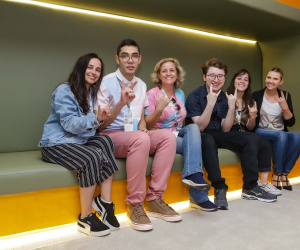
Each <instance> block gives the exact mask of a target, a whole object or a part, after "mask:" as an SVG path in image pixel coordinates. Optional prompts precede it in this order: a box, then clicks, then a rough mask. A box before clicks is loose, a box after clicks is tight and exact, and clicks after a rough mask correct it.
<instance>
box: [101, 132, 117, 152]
mask: <svg viewBox="0 0 300 250" xmlns="http://www.w3.org/2000/svg"><path fill="white" fill-rule="evenodd" d="M101 137H105V139H106V141H107V142H108V144H107V146H108V147H110V148H111V149H112V150H113V151H114V150H115V144H114V141H113V140H112V139H111V137H110V136H109V135H105V134H101ZM101 137H100V138H101ZM99 140H101V139H99Z"/></svg>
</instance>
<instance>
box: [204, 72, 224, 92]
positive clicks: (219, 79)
mask: <svg viewBox="0 0 300 250" xmlns="http://www.w3.org/2000/svg"><path fill="white" fill-rule="evenodd" d="M225 77H226V75H225V71H224V69H219V68H217V67H209V69H208V70H207V74H206V75H205V74H203V79H204V81H205V82H206V88H207V91H208V92H209V91H210V86H212V90H213V92H215V93H217V92H218V91H219V90H220V89H221V88H222V87H223V85H224V83H225Z"/></svg>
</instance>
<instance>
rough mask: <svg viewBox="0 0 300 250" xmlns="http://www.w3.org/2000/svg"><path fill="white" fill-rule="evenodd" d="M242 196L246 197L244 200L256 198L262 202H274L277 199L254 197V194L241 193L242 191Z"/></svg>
mask: <svg viewBox="0 0 300 250" xmlns="http://www.w3.org/2000/svg"><path fill="white" fill-rule="evenodd" d="M242 198H243V199H246V200H258V201H262V202H274V201H276V200H277V199H268V200H267V199H263V198H259V197H256V196H254V195H249V194H243V193H242Z"/></svg>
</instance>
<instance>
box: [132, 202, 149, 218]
mask: <svg viewBox="0 0 300 250" xmlns="http://www.w3.org/2000/svg"><path fill="white" fill-rule="evenodd" d="M132 214H134V216H136V217H137V218H140V217H141V216H147V214H146V212H145V210H144V208H143V207H142V205H141V204H138V205H136V206H134V207H133V211H132Z"/></svg>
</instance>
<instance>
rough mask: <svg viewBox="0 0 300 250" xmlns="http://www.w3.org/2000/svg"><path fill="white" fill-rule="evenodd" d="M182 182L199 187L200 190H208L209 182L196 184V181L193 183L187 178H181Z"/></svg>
mask: <svg viewBox="0 0 300 250" xmlns="http://www.w3.org/2000/svg"><path fill="white" fill-rule="evenodd" d="M182 182H183V183H184V184H187V185H189V186H191V187H194V188H197V189H200V190H202V191H209V190H210V185H209V184H197V183H195V182H193V181H190V180H187V179H183V180H182Z"/></svg>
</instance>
